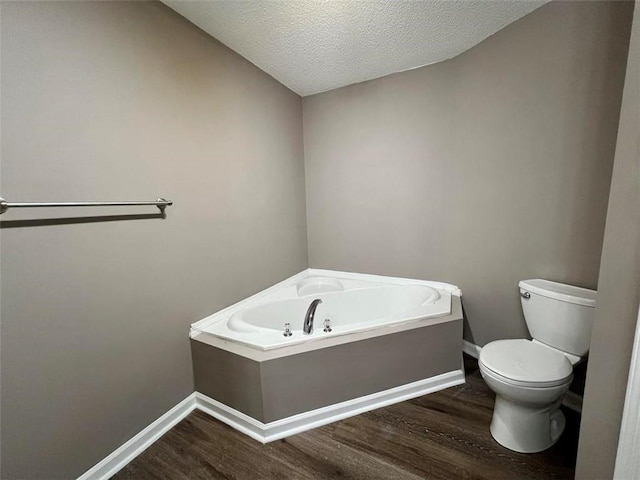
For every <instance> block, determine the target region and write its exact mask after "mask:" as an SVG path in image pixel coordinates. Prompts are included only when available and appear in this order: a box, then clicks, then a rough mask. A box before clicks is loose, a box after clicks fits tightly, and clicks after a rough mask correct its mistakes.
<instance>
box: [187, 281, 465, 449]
mask: <svg viewBox="0 0 640 480" xmlns="http://www.w3.org/2000/svg"><path fill="white" fill-rule="evenodd" d="M460 295H461V293H460V290H459V289H458V288H457V287H455V286H454V285H449V284H446V283H440V282H431V281H425V280H412V279H404V278H394V277H382V276H374V275H363V274H357V273H349V272H335V271H328V270H315V269H310V270H306V271H304V272H301V273H299V274H297V275H294V276H293V277H291V278H289V279H287V280H284V281H283V282H280V283H279V284H277V285H274V286H273V287H270V288H268V289H266V290H264V291H262V292H260V293H258V294H256V295H254V296H252V297H249V298H247V299H245V300H242V301H240V302H238V303H236V304H235V305H232V306H230V307H228V308H226V309H224V310H221V311H220V312H217V313H214V314H213V315H210V316H208V317H207V318H205V319H203V320H201V321H199V322H197V323H194V324H193V325H192V326H191V331H190V337H191V355H192V362H193V372H194V381H195V387H196V405H197V408H199V409H200V410H203V411H204V412H206V413H208V414H210V415H212V416H213V417H215V418H217V419H218V420H221V421H222V422H224V423H226V424H228V425H230V426H231V427H233V428H235V429H237V430H239V431H241V432H243V433H245V434H247V435H249V436H251V437H252V438H254V439H256V440H258V441H260V442H263V443H266V442H270V441H273V440H277V439H280V438H283V437H287V436H289V435H293V434H296V433H299V432H302V431H305V430H309V429H311V428H315V427H318V426H321V425H324V424H327V423H330V422H333V421H336V420H341V419H344V418H347V417H350V416H353V415H357V414H359V413H362V412H366V411H368V410H373V409H375V408H379V407H383V406H386V405H391V404H393V403H397V402H402V401H404V400H408V399H410V398H414V397H417V396H421V395H425V394H428V393H432V392H436V391H438V390H442V389H444V388H449V387H452V386H455V385H460V384H462V383H464V371H463V369H462V321H463V315H462V305H461V302H460ZM316 299H320V300H322V303H321V304H319V305H318V307H317V309H316V313H315V325H314V330H313V332H312V333H311V334H310V335H306V334H304V333H303V332H302V326H303V322H304V318H305V314H306V312H307V309H308V308H309V305H310V304H311V302H313V300H316ZM325 320H328V323H329V324H330V328H331V331H330V332H325V331H324V330H325V329H324V324H325ZM285 324H290V331H291V336H285V335H284V333H285Z"/></svg>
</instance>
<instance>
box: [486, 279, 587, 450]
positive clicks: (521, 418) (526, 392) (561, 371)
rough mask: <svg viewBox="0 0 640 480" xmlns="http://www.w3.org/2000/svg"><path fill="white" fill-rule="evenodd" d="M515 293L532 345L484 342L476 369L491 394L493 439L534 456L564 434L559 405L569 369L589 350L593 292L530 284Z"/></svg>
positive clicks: (522, 341)
mask: <svg viewBox="0 0 640 480" xmlns="http://www.w3.org/2000/svg"><path fill="white" fill-rule="evenodd" d="M520 294H521V297H522V306H523V311H524V314H525V320H526V322H527V325H528V326H529V330H530V331H531V333H532V336H533V337H534V338H533V340H526V339H513V340H497V341H494V342H490V343H488V344H487V345H485V346H484V347H483V348H482V350H481V351H480V357H479V359H478V365H479V368H480V373H481V374H482V377H483V379H484V380H485V382H486V383H487V385H488V386H489V388H491V389H492V390H493V391H494V392H495V394H496V400H495V406H494V410H493V418H492V420H491V428H490V430H491V434H492V436H493V438H494V439H495V440H496V441H497V442H498V443H499V444H501V445H503V446H504V447H506V448H508V449H510V450H514V451H516V452H520V453H535V452H540V451H543V450H546V449H547V448H549V447H551V446H552V445H553V444H554V443H556V442H557V441H558V439H559V438H560V435H561V434H562V432H563V430H564V426H565V418H564V415H563V413H562V411H561V410H560V405H561V403H562V397H563V396H564V394H565V392H566V391H567V390H568V388H569V385H570V384H571V380H572V379H573V365H575V364H577V363H579V362H580V361H582V359H583V358H584V356H585V355H586V354H587V352H588V349H589V340H590V337H591V326H592V323H593V308H594V307H595V294H596V292H595V291H593V290H587V289H583V288H579V287H573V286H570V285H564V284H559V283H555V282H549V281H547V280H540V279H536V280H525V281H522V282H520ZM540 339H544V342H543V341H541V340H540Z"/></svg>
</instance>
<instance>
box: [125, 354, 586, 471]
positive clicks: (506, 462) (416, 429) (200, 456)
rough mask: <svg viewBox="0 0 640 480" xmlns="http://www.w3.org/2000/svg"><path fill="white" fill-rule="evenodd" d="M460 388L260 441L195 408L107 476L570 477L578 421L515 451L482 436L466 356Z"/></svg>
mask: <svg viewBox="0 0 640 480" xmlns="http://www.w3.org/2000/svg"><path fill="white" fill-rule="evenodd" d="M465 370H466V374H467V383H466V384H465V385H461V386H459V387H454V388H450V389H447V390H444V391H441V392H438V393H434V394H431V395H425V396H423V397H419V398H416V399H413V400H409V401H406V402H403V403H399V404H396V405H392V406H390V407H386V408H381V409H378V410H374V411H372V412H368V413H364V414H362V415H358V416H356V417H352V418H348V419H346V420H342V421H340V422H336V423H332V424H330V425H326V426H324V427H320V428H317V429H315V430H311V431H308V432H305V433H301V434H298V435H294V436H292V437H288V438H286V439H283V440H279V441H276V442H272V443H269V444H266V445H262V444H260V443H259V442H256V441H255V440H252V439H251V438H249V437H247V436H246V435H243V434H241V433H239V432H237V431H235V430H233V429H232V428H230V427H228V426H226V425H225V424H223V423H221V422H219V421H217V420H215V419H213V418H211V417H209V416H208V415H207V414H205V413H202V412H200V411H195V412H193V413H192V414H190V415H189V416H188V417H187V418H185V419H184V420H183V421H182V422H180V423H179V424H178V425H176V426H175V427H174V428H173V429H171V430H170V431H169V432H167V433H166V434H165V435H164V436H163V437H162V438H161V439H160V440H158V441H157V442H156V443H154V444H153V445H152V446H151V447H150V448H149V449H147V450H146V451H145V452H144V453H142V454H141V455H140V456H139V457H137V458H136V459H135V460H134V461H133V462H131V463H130V464H129V465H128V466H127V467H125V468H124V469H123V470H121V471H120V472H119V473H118V474H117V475H115V476H114V477H113V478H114V479H118V480H124V479H136V480H138V479H139V480H145V479H202V480H204V479H223V478H229V479H240V480H242V479H334V478H345V479H380V480H382V479H384V480H390V479H425V478H428V479H431V478H433V479H458V478H460V479H465V478H468V479H521V478H522V479H529V478H530V479H565V478H573V474H574V465H575V458H576V451H577V444H578V431H579V416H578V415H577V414H576V413H574V412H572V411H568V410H565V416H566V417H567V427H566V430H565V432H564V434H563V436H562V438H561V439H560V441H559V442H558V443H557V444H556V445H554V446H553V447H552V448H551V449H549V450H547V451H545V452H542V453H537V454H528V455H525V454H519V453H515V452H511V451H510V450H507V449H505V448H503V447H501V446H500V445H498V444H497V443H496V442H495V441H494V440H493V438H492V437H491V434H490V433H489V424H490V422H491V415H492V409H493V393H492V392H491V391H490V390H489V389H488V388H487V387H486V385H485V384H484V382H483V380H482V378H481V376H480V372H479V371H478V366H477V362H476V361H475V360H474V359H472V358H470V357H467V356H466V355H465Z"/></svg>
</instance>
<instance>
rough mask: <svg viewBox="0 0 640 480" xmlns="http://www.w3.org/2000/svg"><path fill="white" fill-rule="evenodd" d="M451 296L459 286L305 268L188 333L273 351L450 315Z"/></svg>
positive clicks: (457, 291)
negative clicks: (308, 317)
mask: <svg viewBox="0 0 640 480" xmlns="http://www.w3.org/2000/svg"><path fill="white" fill-rule="evenodd" d="M452 295H456V296H460V290H459V289H458V288H457V287H456V286H454V285H449V284H446V283H440V282H431V281H425V280H410V279H402V278H393V277H380V276H374V275H364V274H353V273H347V272H333V271H327V270H310V271H307V272H304V274H303V275H298V276H295V277H292V278H291V279H289V280H288V281H285V282H282V283H280V284H278V285H276V286H274V287H272V288H269V289H267V290H265V291H263V292H261V293H259V294H257V295H254V296H253V297H251V298H249V299H247V300H245V301H243V302H239V303H237V304H235V305H233V306H231V307H229V308H227V309H225V310H222V311H220V312H218V313H216V314H214V315H211V316H210V317H207V318H206V319H204V320H202V321H200V322H198V323H196V324H194V325H192V329H191V336H192V338H193V337H194V336H197V335H199V334H202V333H206V334H209V335H213V336H215V337H218V338H221V339H224V340H228V341H231V342H236V343H239V344H243V345H246V346H249V347H251V348H255V349H259V350H272V349H277V348H282V347H287V346H291V345H296V344H300V343H307V342H314V341H318V340H325V339H327V338H330V337H338V336H343V335H349V334H353V333H357V332H363V331H370V330H375V329H384V328H386V327H389V326H393V325H397V324H403V323H409V322H419V321H425V320H428V319H431V318H435V317H441V316H445V315H449V314H450V313H451V296H452ZM315 299H320V300H322V303H321V304H319V305H318V307H317V309H316V312H315V322H314V323H315V325H314V330H313V333H311V334H310V335H308V334H304V333H303V332H302V326H303V322H304V318H305V314H306V312H307V309H308V308H309V305H310V304H311V302H312V301H313V300H315ZM287 324H288V325H287ZM325 324H328V326H329V327H330V331H325V328H324V327H325ZM285 325H287V326H288V327H289V328H290V333H291V335H290V336H285Z"/></svg>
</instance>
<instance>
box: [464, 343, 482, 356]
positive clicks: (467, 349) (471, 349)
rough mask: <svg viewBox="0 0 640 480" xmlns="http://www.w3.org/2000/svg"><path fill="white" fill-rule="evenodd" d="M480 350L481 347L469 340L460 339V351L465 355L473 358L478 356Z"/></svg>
mask: <svg viewBox="0 0 640 480" xmlns="http://www.w3.org/2000/svg"><path fill="white" fill-rule="evenodd" d="M480 350H482V347H479V346H478V345H475V344H473V343H471V342H467V341H466V340H462V351H463V352H464V353H466V354H467V355H471V356H472V357H473V358H478V357H480Z"/></svg>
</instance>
